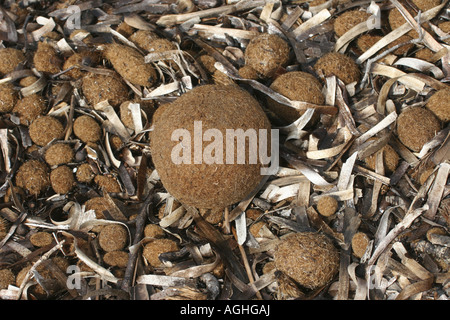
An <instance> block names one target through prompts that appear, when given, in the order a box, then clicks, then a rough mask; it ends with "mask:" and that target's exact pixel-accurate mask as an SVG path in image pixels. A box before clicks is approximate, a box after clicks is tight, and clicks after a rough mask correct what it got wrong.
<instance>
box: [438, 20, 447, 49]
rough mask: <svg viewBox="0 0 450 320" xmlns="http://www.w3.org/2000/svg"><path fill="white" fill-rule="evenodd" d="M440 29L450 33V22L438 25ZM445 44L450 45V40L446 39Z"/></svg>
mask: <svg viewBox="0 0 450 320" xmlns="http://www.w3.org/2000/svg"><path fill="white" fill-rule="evenodd" d="M438 27H439V29H441V30H442V31H444V32H445V33H447V34H448V33H450V21H442V22H440V23H439V24H438ZM444 42H445V43H447V44H450V39H449V38H447V39H444Z"/></svg>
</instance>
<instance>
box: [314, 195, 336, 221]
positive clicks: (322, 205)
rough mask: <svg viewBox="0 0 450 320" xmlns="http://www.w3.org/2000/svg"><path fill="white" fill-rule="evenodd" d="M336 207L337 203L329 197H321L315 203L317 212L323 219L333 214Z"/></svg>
mask: <svg viewBox="0 0 450 320" xmlns="http://www.w3.org/2000/svg"><path fill="white" fill-rule="evenodd" d="M338 207H339V203H338V201H337V200H336V199H335V198H333V197H331V196H323V197H321V198H319V200H318V201H317V211H319V213H320V214H321V215H323V216H324V217H330V216H332V215H333V214H335V213H336V211H337V209H338Z"/></svg>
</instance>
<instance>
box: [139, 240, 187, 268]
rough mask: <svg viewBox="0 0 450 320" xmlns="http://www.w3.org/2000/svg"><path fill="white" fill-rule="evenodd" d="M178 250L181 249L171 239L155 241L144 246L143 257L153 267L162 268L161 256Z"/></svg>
mask: <svg viewBox="0 0 450 320" xmlns="http://www.w3.org/2000/svg"><path fill="white" fill-rule="evenodd" d="M177 250H179V247H178V244H177V243H176V242H175V241H173V240H170V239H155V240H153V241H151V242H149V243H147V244H146V245H145V246H144V250H143V252H142V255H143V256H144V258H145V259H147V261H148V263H149V264H150V265H151V266H153V267H160V266H161V265H162V262H161V260H159V255H160V254H161V253H165V252H173V251H177Z"/></svg>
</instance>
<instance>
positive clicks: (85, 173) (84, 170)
mask: <svg viewBox="0 0 450 320" xmlns="http://www.w3.org/2000/svg"><path fill="white" fill-rule="evenodd" d="M76 178H77V180H78V181H79V182H83V183H89V182H91V181H92V180H93V179H94V178H95V174H94V171H93V170H92V168H91V165H90V164H89V163H83V164H80V165H79V166H78V168H77V172H76Z"/></svg>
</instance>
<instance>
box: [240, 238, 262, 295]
mask: <svg viewBox="0 0 450 320" xmlns="http://www.w3.org/2000/svg"><path fill="white" fill-rule="evenodd" d="M239 251H240V252H241V255H242V260H243V262H244V267H245V271H246V272H247V276H248V279H249V281H250V286H252V288H253V289H254V290H255V291H256V296H257V297H258V299H260V300H262V296H261V293H260V292H259V290H258V289H257V288H256V286H255V285H254V282H255V278H254V277H253V274H252V269H251V268H250V264H249V263H248V259H247V254H246V253H245V249H244V247H243V246H242V245H239Z"/></svg>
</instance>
